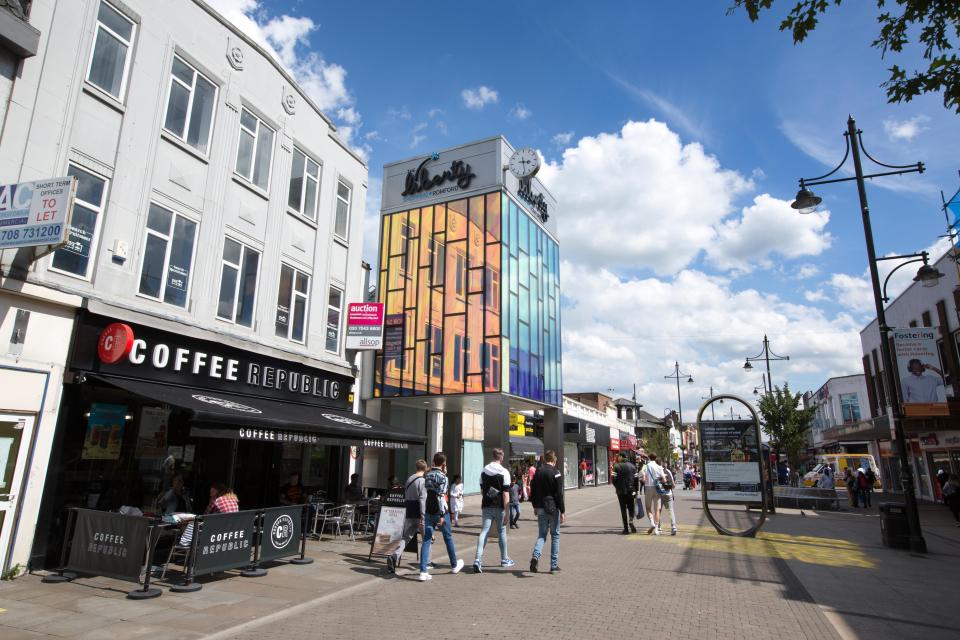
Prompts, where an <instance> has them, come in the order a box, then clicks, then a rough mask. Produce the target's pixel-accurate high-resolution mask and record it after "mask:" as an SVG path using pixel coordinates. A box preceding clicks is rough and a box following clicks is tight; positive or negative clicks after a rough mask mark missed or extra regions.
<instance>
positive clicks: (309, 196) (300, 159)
mask: <svg viewBox="0 0 960 640" xmlns="http://www.w3.org/2000/svg"><path fill="white" fill-rule="evenodd" d="M319 192H320V165H319V164H318V163H316V162H314V161H313V159H312V158H310V157H309V156H308V155H307V154H305V153H304V152H303V151H300V149H297V148H296V147H294V148H293V166H292V167H291V168H290V191H289V193H288V194H287V206H289V207H290V208H291V209H292V210H294V211H296V212H297V213H299V214H300V215H302V216H303V217H304V218H308V219H310V220H316V218H317V194H318V193H319Z"/></svg>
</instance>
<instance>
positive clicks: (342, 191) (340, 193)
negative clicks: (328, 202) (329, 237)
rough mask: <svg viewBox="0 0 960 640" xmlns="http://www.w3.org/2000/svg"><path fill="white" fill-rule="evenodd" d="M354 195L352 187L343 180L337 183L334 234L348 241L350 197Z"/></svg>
mask: <svg viewBox="0 0 960 640" xmlns="http://www.w3.org/2000/svg"><path fill="white" fill-rule="evenodd" d="M352 193H353V191H352V189H350V186H349V185H347V183H345V182H344V181H343V180H338V181H337V211H336V216H335V217H334V223H333V232H334V233H335V234H337V236H338V237H339V238H341V239H343V240H347V230H348V229H349V228H350V197H351V194H352Z"/></svg>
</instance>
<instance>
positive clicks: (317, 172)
mask: <svg viewBox="0 0 960 640" xmlns="http://www.w3.org/2000/svg"><path fill="white" fill-rule="evenodd" d="M29 26H30V27H31V28H32V29H35V30H36V31H39V34H40V35H39V46H38V51H37V55H36V56H35V57H24V58H21V59H19V60H18V61H17V63H16V73H14V74H12V76H10V78H9V80H8V81H7V82H6V83H5V84H4V85H3V86H2V87H0V89H3V90H4V91H5V92H7V93H8V94H9V103H8V104H7V101H4V103H5V104H4V106H5V107H8V108H7V111H6V113H5V119H3V120H2V122H3V129H2V131H0V184H13V183H19V182H25V181H32V180H40V179H48V178H52V177H60V176H72V177H74V178H75V179H76V182H77V193H76V200H75V203H74V207H73V211H72V220H71V222H70V227H69V234H68V237H67V241H66V244H65V245H63V246H62V247H60V248H58V249H56V251H53V252H52V253H47V254H46V255H40V254H41V253H43V252H42V251H35V250H34V249H30V248H19V249H8V250H4V251H0V265H2V276H0V284H2V288H0V321H2V325H0V331H2V335H3V336H4V338H6V337H7V336H11V338H10V342H9V345H8V346H7V349H5V350H3V351H4V353H2V354H0V427H2V424H3V423H4V422H6V423H12V424H14V425H15V427H14V428H15V429H16V430H17V431H18V432H19V435H18V436H17V438H16V441H15V442H14V441H13V439H11V444H10V446H9V447H8V448H7V449H8V451H7V455H8V456H10V457H11V459H14V460H15V461H16V463H15V465H14V466H15V468H16V474H15V477H13V478H10V479H9V480H8V482H9V483H10V484H9V486H8V487H7V488H6V489H0V501H2V500H3V495H2V494H3V492H4V491H7V492H8V494H7V495H15V497H14V498H13V499H8V500H7V501H6V504H5V506H4V508H3V512H4V514H5V515H4V516H3V518H4V519H3V520H2V531H0V554H2V555H0V560H2V563H3V564H2V569H3V570H7V569H8V568H10V567H11V566H14V565H16V564H20V565H22V566H24V565H27V564H28V562H30V561H31V560H32V561H33V565H34V566H36V565H37V564H38V563H41V562H42V558H43V556H44V555H45V554H46V555H49V554H50V553H51V551H50V549H49V548H47V547H46V546H45V545H44V544H41V543H40V542H39V539H40V538H42V537H43V536H44V535H46V534H45V531H46V529H49V528H51V527H52V526H53V524H55V522H56V521H57V520H58V518H60V517H61V516H60V515H59V514H58V513H57V512H56V510H57V509H59V508H62V507H64V506H69V505H74V506H76V505H77V504H82V505H83V506H90V507H97V506H99V507H101V508H111V507H114V506H117V505H114V504H110V505H109V506H107V505H106V504H105V503H104V497H105V496H106V495H107V494H108V493H109V491H110V490H111V489H110V488H109V487H108V485H110V483H111V476H110V474H111V473H113V474H114V475H116V474H121V471H123V473H126V472H130V473H133V472H134V471H135V472H136V473H137V474H139V476H138V477H144V478H146V477H149V478H150V479H151V480H150V482H144V485H143V488H142V493H143V495H142V496H140V495H138V496H130V495H124V496H120V495H117V496H115V498H116V500H120V501H123V502H124V503H125V504H134V505H135V506H139V504H141V503H142V504H144V505H149V500H148V498H149V497H150V494H152V492H154V491H157V490H160V489H162V488H163V484H164V482H166V481H168V480H169V472H170V471H171V469H166V468H163V469H160V468H157V467H158V465H159V463H155V462H150V456H148V455H140V454H141V453H143V452H142V450H141V449H142V447H141V445H142V442H140V443H139V444H138V440H137V438H138V436H137V435H136V434H137V433H139V439H140V440H142V439H143V429H144V428H145V426H144V424H141V421H142V420H145V418H144V416H147V415H148V412H145V411H144V410H145V409H150V408H151V407H149V406H147V405H150V404H151V402H149V400H150V399H149V398H143V397H140V396H136V394H133V393H132V392H130V391H129V389H128V390H127V394H128V396H129V397H121V392H120V390H118V388H116V387H113V386H110V385H109V384H106V385H102V388H101V387H96V388H90V389H88V388H87V386H88V385H89V384H90V380H91V378H92V377H93V378H95V377H97V376H99V383H97V384H100V383H103V379H105V378H108V377H109V375H111V372H110V370H109V367H108V366H107V365H108V364H110V363H109V362H108V361H107V360H104V353H103V352H102V351H101V352H100V360H95V361H93V364H92V365H89V366H87V365H88V364H89V362H87V364H81V361H84V359H83V357H81V356H82V354H84V353H86V352H89V351H91V349H92V350H93V352H96V346H97V345H96V344H90V342H91V340H92V341H93V342H94V343H95V342H96V340H97V337H98V335H99V336H100V337H101V338H102V337H103V336H104V335H106V331H107V330H108V329H109V328H110V327H113V326H114V325H119V326H120V327H121V329H122V328H123V327H126V329H131V328H132V329H131V333H130V336H131V337H133V338H135V339H137V340H139V341H140V342H134V343H133V347H134V348H133V351H132V352H129V353H127V354H122V355H123V357H124V358H125V359H124V360H123V361H122V363H121V364H124V365H125V366H128V367H133V365H139V367H140V368H139V369H137V368H131V369H130V371H132V372H133V373H132V374H130V375H132V376H135V377H140V378H143V379H147V380H150V379H151V378H152V377H153V376H155V375H157V376H159V375H161V374H163V375H168V374H173V373H178V374H181V375H180V377H181V378H182V380H181V379H177V378H170V379H168V380H166V382H168V383H171V384H183V385H188V384H189V385H193V386H199V387H203V388H217V386H218V385H220V386H223V385H227V382H236V381H237V380H238V378H239V377H242V375H241V374H238V372H237V370H236V367H239V366H243V364H244V363H245V362H246V360H245V358H246V359H247V360H249V361H250V364H251V366H252V367H253V368H250V369H248V370H247V375H248V377H247V378H246V380H245V381H244V380H240V381H239V382H237V384H236V385H234V386H236V387H237V389H236V390H235V391H236V392H237V393H241V394H246V395H256V393H255V391H251V390H250V389H248V388H244V389H240V387H241V386H242V385H241V383H243V382H246V383H247V386H250V384H251V383H252V384H255V385H259V386H258V388H260V389H261V392H262V393H261V395H264V396H266V395H271V394H272V396H273V397H274V399H284V396H283V395H282V394H283V393H287V394H288V395H290V394H293V395H292V396H291V398H292V399H293V400H294V401H295V402H302V403H308V402H309V403H315V404H317V405H318V406H331V407H337V408H339V409H341V410H344V411H349V408H350V404H351V402H352V400H353V398H352V387H353V381H354V378H355V368H354V366H353V362H352V361H351V358H350V357H348V354H347V353H346V352H345V349H344V340H343V335H342V334H343V331H344V324H345V323H344V321H343V315H344V312H345V308H346V305H347V303H348V302H350V301H360V300H362V299H363V281H362V279H363V273H362V269H361V245H362V226H363V225H362V216H363V211H364V204H365V198H366V188H367V184H366V183H367V166H366V164H365V162H364V161H363V160H362V159H361V158H360V157H359V156H358V155H356V154H355V153H354V152H353V151H351V150H350V149H349V148H348V147H347V146H346V145H345V144H344V143H343V142H342V141H341V140H340V139H338V137H337V134H336V129H335V126H334V125H333V123H332V122H331V121H330V120H329V119H328V118H327V117H326V116H325V115H324V114H323V113H322V112H321V111H320V110H319V109H318V108H317V106H316V105H315V104H314V103H313V102H312V101H311V99H310V98H309V96H308V95H307V94H306V93H305V92H304V91H303V89H302V88H301V87H299V86H298V85H297V84H296V82H295V81H294V79H293V78H292V77H291V76H290V74H289V73H288V72H287V71H286V70H285V69H284V68H283V67H282V66H281V65H280V64H279V62H278V61H277V60H276V59H274V58H273V57H272V55H271V54H270V53H268V52H267V51H266V50H264V49H263V48H262V47H261V46H259V45H258V44H257V43H256V42H254V41H253V40H251V39H250V38H248V37H247V36H245V35H244V34H242V33H241V32H240V31H239V30H237V29H236V28H235V27H233V26H232V25H231V24H229V23H228V22H227V21H226V20H225V19H224V18H222V17H221V16H220V15H219V14H217V13H216V12H215V11H214V10H213V9H211V8H210V7H209V6H208V5H207V4H206V3H204V2H203V1H202V0H168V1H165V2H156V1H155V0H123V1H122V2H121V1H119V0H117V1H112V0H111V1H107V0H71V1H70V2H55V1H54V0H34V1H33V3H32V6H31V12H30V15H29ZM126 329H123V330H124V331H125V330H126ZM113 330H116V329H115V328H114V329H113ZM101 332H102V333H101ZM141 338H142V339H141ZM178 347H179V348H178ZM187 347H189V349H188V348H187ZM151 349H152V350H151ZM218 349H222V350H223V354H221V353H220V352H219V351H217V350H218ZM78 354H80V355H78ZM224 354H229V355H224ZM138 357H139V359H140V360H139V362H138V361H137V358H138ZM190 358H192V359H190ZM230 363H234V365H236V366H234V365H232V364H230ZM237 363H239V364H237ZM151 365H152V369H151V368H150V366H151ZM190 367H192V371H189V370H188V369H189V368H190ZM231 367H233V369H231ZM148 370H149V371H148ZM90 372H93V373H94V374H95V376H91V375H88V374H89V373H90ZM251 372H257V376H254V377H253V378H251V377H250V375H251ZM281 372H282V373H281ZM261 374H262V377H261ZM227 386H229V385H227ZM321 386H322V387H323V392H322V393H321V392H320V387H321ZM231 388H232V387H231ZM268 392H269V393H268ZM98 394H106V396H109V398H107V399H106V400H104V399H103V398H101V397H100V396H99V395H98ZM278 394H279V395H278ZM106 396H105V397H106ZM107 401H109V402H110V403H112V404H110V405H109V406H125V407H126V410H125V411H122V412H121V415H123V414H126V418H125V419H126V422H127V424H126V425H124V424H120V425H119V426H116V425H115V426H114V430H113V432H112V433H111V439H110V440H109V442H108V441H106V440H105V438H99V441H100V443H101V444H100V446H102V447H103V448H104V450H105V452H109V453H105V452H100V453H96V454H94V452H92V451H89V448H90V445H91V441H90V438H91V437H93V438H94V439H97V438H98V436H97V435H96V433H94V435H93V436H91V435H90V430H91V428H92V427H91V425H89V424H87V425H85V424H84V421H85V420H86V421H89V422H91V423H92V422H93V419H92V418H91V415H93V416H97V415H99V413H98V411H99V412H100V413H102V412H103V407H104V406H107V405H106V404H104V402H107ZM167 404H169V403H167ZM164 406H166V405H164ZM165 410H166V411H167V412H168V416H167V419H169V421H170V423H169V424H164V425H162V426H163V430H164V433H165V437H166V438H167V440H166V441H165V443H164V444H167V445H169V446H170V447H171V448H172V449H174V451H175V452H177V454H179V456H180V457H179V458H176V469H177V471H178V472H186V473H193V474H194V476H193V481H194V482H195V483H197V485H198V487H196V488H195V495H197V497H198V498H200V497H202V494H203V490H201V489H200V488H199V484H200V483H201V480H202V481H203V482H209V481H211V480H212V479H213V478H214V477H216V478H218V479H219V478H223V479H228V478H230V479H232V478H234V477H235V474H234V471H235V468H236V466H237V465H238V464H240V462H241V459H240V458H237V457H236V456H237V454H236V447H234V450H235V453H234V457H233V458H231V459H230V461H229V462H226V461H224V463H223V464H222V465H221V467H222V468H220V469H212V468H208V469H206V471H204V470H203V463H201V462H200V460H198V459H196V458H194V459H192V460H189V461H188V460H186V459H185V457H186V456H185V451H184V447H191V446H192V447H194V449H193V450H191V449H187V450H186V451H187V452H190V451H193V452H194V453H193V455H199V451H201V450H202V449H203V448H204V446H208V448H209V450H210V452H211V456H212V457H214V458H215V457H216V456H217V455H219V454H215V452H214V449H215V448H214V447H213V446H212V445H209V444H207V445H204V444H203V443H209V442H211V441H212V440H209V439H208V440H204V441H203V442H194V443H193V444H189V443H188V442H187V440H189V439H191V438H193V437H194V435H195V432H194V431H193V429H195V427H194V426H192V425H193V423H192V422H189V420H188V419H187V418H184V420H185V422H184V423H183V426H182V428H178V427H176V426H175V422H176V415H177V407H176V406H175V407H174V408H173V410H172V411H173V413H172V414H170V413H169V411H170V409H169V408H167V409H165ZM185 412H186V409H185ZM188 413H189V412H186V413H184V415H187V414H188ZM150 415H153V416H154V417H155V416H156V415H157V414H156V412H154V413H153V414H150ZM191 415H192V414H191ZM122 422H123V420H122V419H121V423H122ZM188 423H189V424H188ZM177 429H181V430H182V432H183V435H182V437H183V438H186V439H185V440H184V441H183V442H180V443H176V442H175V441H174V440H173V438H174V433H175V432H176V431H177ZM84 430H86V434H84ZM93 430H94V432H96V429H95V428H94V429H93ZM102 433H107V431H103V432H102ZM77 434H80V435H79V436H78V435H77ZM85 437H86V440H85V439H84V438H85ZM3 442H5V441H4V439H3V434H2V433H0V443H3ZM158 442H159V441H158ZM131 443H132V444H131ZM216 444H218V445H223V443H222V442H218V443H216ZM131 447H133V448H131ZM178 447H179V449H178ZM114 448H116V450H117V451H116V455H114V452H113V449H114ZM161 448H163V447H162V446H161ZM226 448H227V449H229V446H227V447H226ZM128 449H130V450H129V451H128ZM134 449H135V450H134ZM154 449H156V447H154ZM81 452H82V453H81ZM75 453H80V454H81V455H80V456H79V457H80V458H81V459H83V460H86V461H87V462H89V464H79V463H77V464H73V463H70V462H68V461H69V460H70V459H71V456H73V455H74V454H75ZM287 453H288V454H289V452H287ZM88 454H89V455H88ZM153 455H154V456H157V455H159V454H158V453H157V451H154V452H153ZM172 455H174V456H175V455H176V454H172ZM241 455H242V454H241ZM251 455H252V456H254V457H255V454H251ZM269 455H272V454H269ZM284 455H287V454H284ZM289 455H291V456H292V455H293V454H289ZM303 455H308V454H307V453H304V454H303ZM328 455H331V456H334V457H336V456H338V455H339V454H338V453H336V452H328ZM97 456H101V457H99V458H98V457H97ZM268 457H269V456H268ZM278 459H280V458H278ZM283 460H285V461H290V460H292V458H283ZM284 464H286V463H284ZM290 464H291V465H292V466H291V467H290V468H291V469H293V468H296V466H297V464H298V463H297V462H296V461H292V462H290ZM303 464H304V465H308V462H303ZM330 464H331V465H333V466H336V465H334V462H333V461H331V463H330ZM337 464H339V462H338V463H337ZM304 468H306V466H305V467H304ZM124 469H125V471H124ZM84 473H86V474H88V477H87V479H86V482H87V486H86V487H83V486H81V485H82V484H83V480H82V479H81V476H83V474H84ZM165 476H166V477H165ZM124 477H126V476H124ZM57 478H59V483H60V484H59V486H55V485H57V483H56V482H53V483H51V480H50V479H57ZM117 478H119V476H117ZM241 480H242V479H241V478H237V481H241ZM326 480H327V481H329V482H332V480H330V479H329V478H327V479H326ZM306 481H307V478H306V477H304V482H305V483H306ZM113 482H114V483H119V482H121V480H113ZM271 482H273V480H272V479H271ZM71 483H72V484H71ZM275 486H277V485H273V486H272V487H271V489H270V491H275ZM247 493H248V495H249V496H250V503H255V502H257V501H258V500H257V499H256V498H255V497H254V496H255V494H256V490H255V488H250V489H248V490H247ZM68 495H69V496H70V498H69V499H68V497H67V496H68ZM41 498H42V499H43V500H44V502H45V505H44V507H43V509H41ZM241 499H243V496H242V495H241ZM136 500H139V501H140V502H139V503H138V502H136ZM44 510H46V511H45V512H44V513H43V514H41V511H44ZM38 518H39V519H40V523H39V524H38ZM35 531H36V532H37V535H36V538H37V540H35V536H34V533H35ZM51 540H52V538H51ZM35 542H36V544H35ZM51 544H52V543H51ZM31 548H34V551H33V553H32V554H31Z"/></svg>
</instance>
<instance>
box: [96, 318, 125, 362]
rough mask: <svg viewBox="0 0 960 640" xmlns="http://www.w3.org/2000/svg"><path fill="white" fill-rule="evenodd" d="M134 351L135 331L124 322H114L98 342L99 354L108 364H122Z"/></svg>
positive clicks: (102, 360)
mask: <svg viewBox="0 0 960 640" xmlns="http://www.w3.org/2000/svg"><path fill="white" fill-rule="evenodd" d="M131 349H133V329H131V328H130V325H126V324H123V323H122V322H114V323H113V324H110V325H108V326H107V328H106V329H104V330H103V333H101V334H100V340H99V341H98V342H97V354H98V355H99V356H100V361H101V362H104V363H106V364H114V363H115V362H120V360H122V359H123V358H125V357H127V356H128V355H129V354H130V350H131Z"/></svg>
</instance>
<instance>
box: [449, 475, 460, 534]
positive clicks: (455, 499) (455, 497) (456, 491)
mask: <svg viewBox="0 0 960 640" xmlns="http://www.w3.org/2000/svg"><path fill="white" fill-rule="evenodd" d="M450 484H451V486H450V517H451V518H452V519H453V526H455V527H459V526H460V512H461V511H463V480H462V479H461V478H460V476H459V475H455V476H453V481H452V482H451V483H450Z"/></svg>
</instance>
